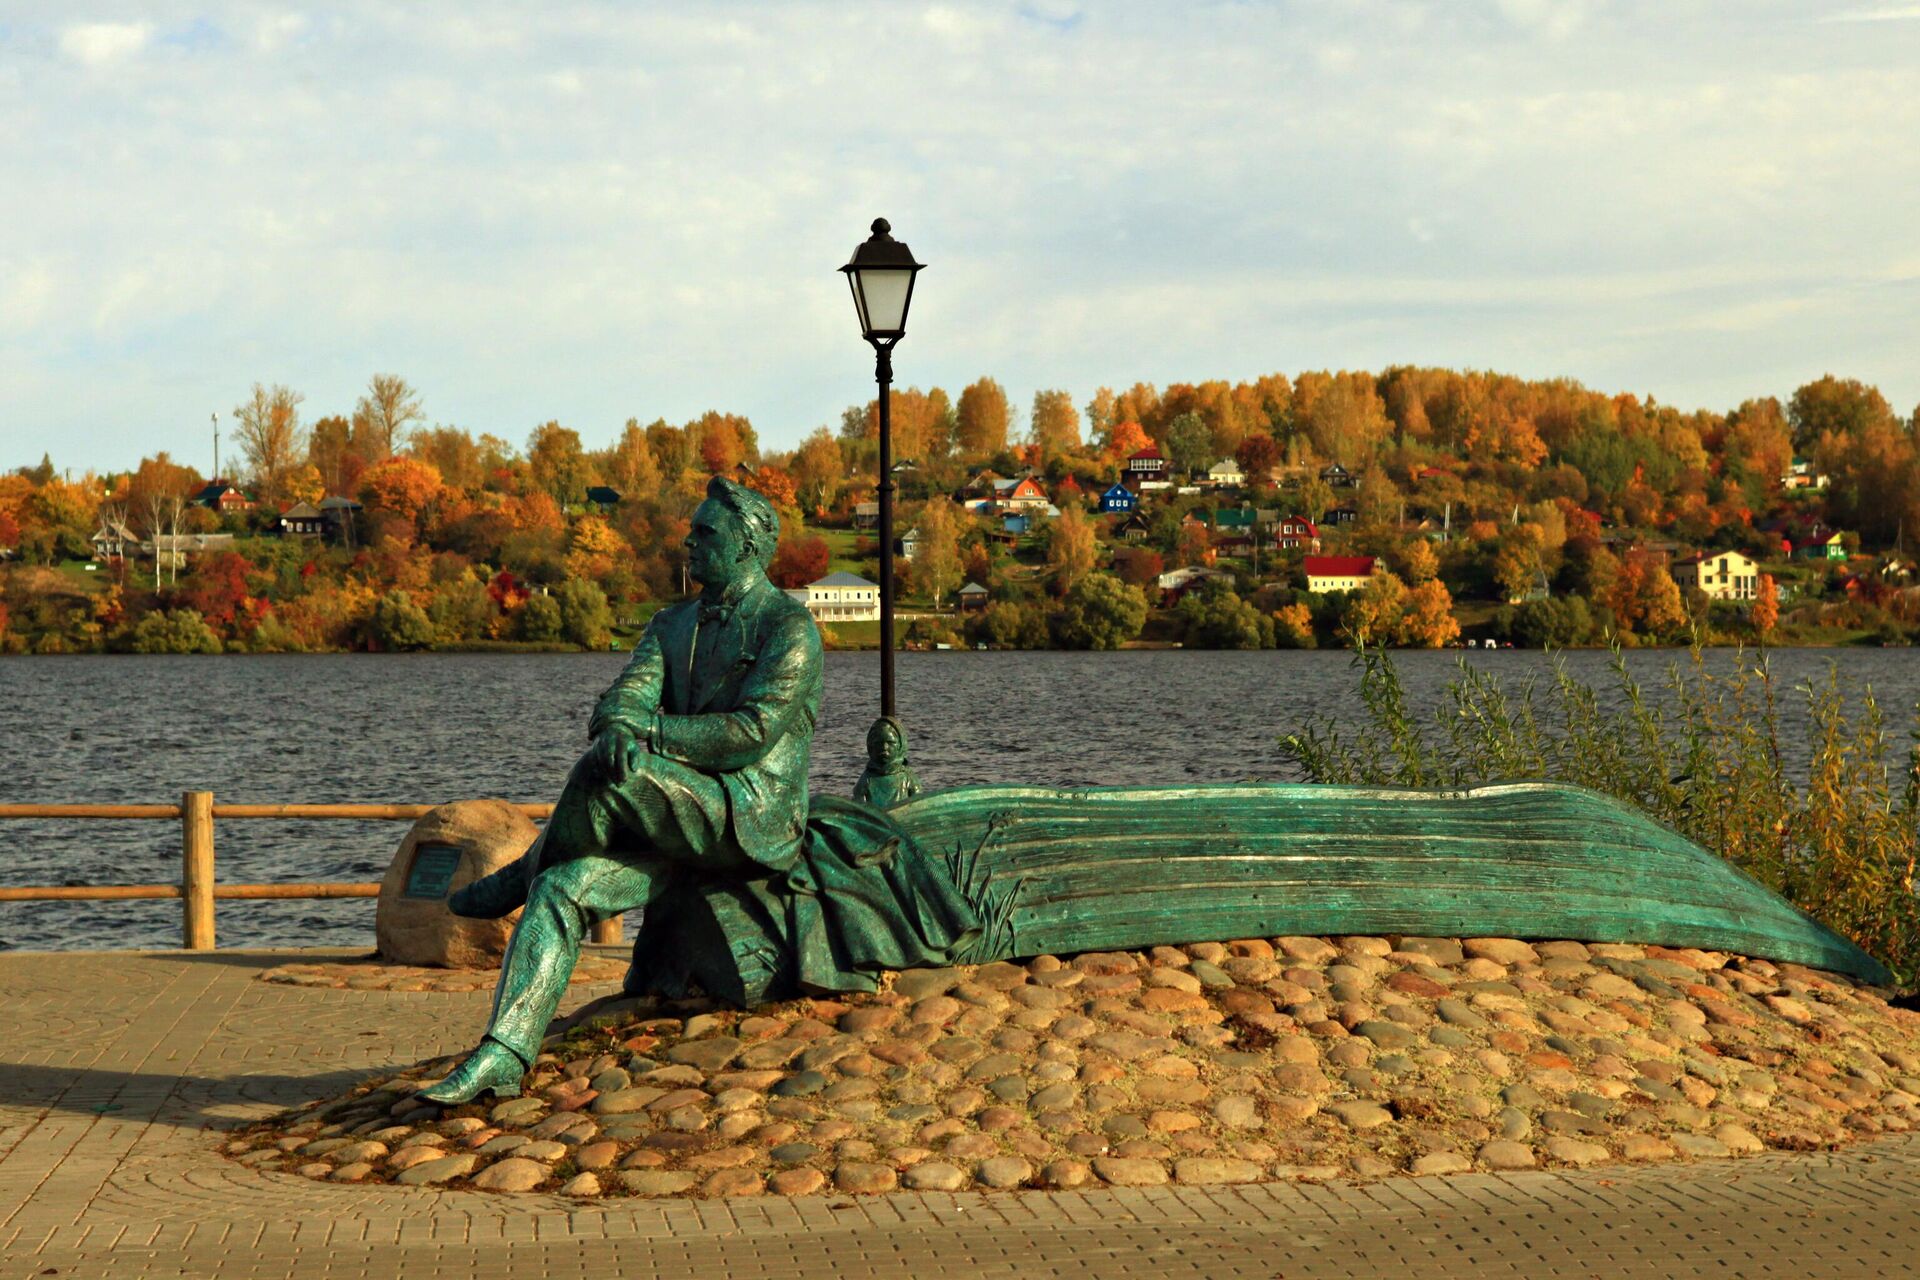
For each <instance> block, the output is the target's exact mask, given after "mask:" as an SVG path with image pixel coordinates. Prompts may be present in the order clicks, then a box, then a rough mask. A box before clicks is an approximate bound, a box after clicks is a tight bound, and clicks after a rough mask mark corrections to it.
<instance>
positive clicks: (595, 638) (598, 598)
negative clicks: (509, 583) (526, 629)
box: [529, 578, 613, 649]
mask: <svg viewBox="0 0 1920 1280" xmlns="http://www.w3.org/2000/svg"><path fill="white" fill-rule="evenodd" d="M556 598H557V599H558V600H559V602H560V633H561V635H563V636H565V637H566V638H567V639H568V640H571V641H573V643H575V644H577V645H579V646H580V647H581V648H582V649H604V648H606V647H607V646H608V644H610V643H612V641H613V610H612V609H610V608H608V607H607V593H606V592H604V591H602V590H601V589H600V588H599V587H597V586H595V585H594V584H593V583H591V582H589V581H587V580H586V579H585V578H569V579H568V580H567V581H566V582H565V583H564V584H563V585H562V586H561V588H560V590H559V593H558V594H557V596H556ZM529 603H531V601H529Z"/></svg>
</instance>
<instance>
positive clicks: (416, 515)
mask: <svg viewBox="0 0 1920 1280" xmlns="http://www.w3.org/2000/svg"><path fill="white" fill-rule="evenodd" d="M441 491H442V486H441V483H440V470H439V468H438V467H435V466H434V465H433V464H432V463H428V462H421V461H420V460H419V459H417V458H407V457H400V458H388V459H387V460H386V461H385V462H380V463H376V464H374V465H373V466H371V467H369V468H367V471H366V474H364V475H362V476H361V477H360V501H361V502H363V503H364V504H366V507H367V509H368V510H369V511H386V512H391V513H392V514H394V515H396V516H399V517H401V518H402V519H404V520H406V521H408V522H410V523H411V524H413V525H414V526H415V527H416V528H418V527H419V526H421V525H423V524H424V523H425V522H426V518H427V516H428V515H429V514H431V513H432V511H433V510H434V507H435V505H436V504H437V503H438V502H439V501H440V497H441Z"/></svg>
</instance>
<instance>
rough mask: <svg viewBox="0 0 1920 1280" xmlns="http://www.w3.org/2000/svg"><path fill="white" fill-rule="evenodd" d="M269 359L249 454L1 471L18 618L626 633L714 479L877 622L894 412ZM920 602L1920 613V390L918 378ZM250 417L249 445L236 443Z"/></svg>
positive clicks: (1081, 643)
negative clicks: (456, 391) (739, 407)
mask: <svg viewBox="0 0 1920 1280" xmlns="http://www.w3.org/2000/svg"><path fill="white" fill-rule="evenodd" d="M301 403H302V402H301V398H300V397H299V395H298V394H297V393H295V392H293V391H291V390H289V389H287V388H284V387H267V386H256V387H255V388H254V389H253V392H252V394H251V396H250V397H249V398H248V399H246V400H244V401H243V402H242V403H241V405H239V406H238V407H237V408H236V409H235V412H234V420H235V422H236V423H237V424H238V429H237V430H236V432H235V433H234V435H233V438H232V439H231V441H230V442H228V443H229V452H228V457H229V459H230V461H232V462H233V464H234V465H231V466H224V467H223V466H220V465H219V464H217V463H216V465H215V467H214V468H213V470H216V471H218V472H220V474H203V473H201V472H199V471H198V470H196V469H195V468H194V467H193V466H191V465H188V464H186V463H184V462H181V461H177V460H175V459H173V458H172V457H170V456H169V455H168V454H166V453H156V454H154V455H152V456H149V457H146V458H142V459H140V460H139V461H138V463H137V465H134V466H131V467H130V468H129V469H127V470H125V471H121V472H115V473H111V474H104V475H102V474H85V475H80V476H75V475H72V474H70V473H67V472H65V471H63V470H61V469H60V468H58V467H57V466H56V465H55V462H54V460H52V459H50V458H49V459H43V460H42V462H41V463H40V464H39V465H37V466H31V465H29V466H22V467H19V468H18V469H17V470H15V471H13V472H11V473H9V474H7V475H5V476H0V650H3V651H5V652H9V653H30V652H32V653H63V652H91V651H132V652H218V651H234V652H258V651H319V650H339V649H354V648H360V649H376V650H394V649H419V648H489V647H505V648H513V647H525V648H606V647H609V646H611V647H622V646H624V645H625V644H627V643H630V642H631V640H632V639H633V638H634V636H635V635H636V634H637V632H638V630H639V628H640V627H642V626H643V625H644V624H645V621H646V619H647V618H648V617H649V616H651V613H652V612H653V611H654V610H655V609H657V608H659V607H660V606H661V605H662V604H664V603H667V602H670V601H672V600H675V599H679V598H682V597H683V595H684V594H685V593H686V592H688V591H689V590H690V589H692V587H693V585H694V584H691V583H689V582H688V581H687V579H686V575H685V570H684V564H683V561H682V556H681V548H680V540H681V538H682V537H684V535H685V532H686V528H687V520H688V517H689V515H690V514H691V511H692V509H693V507H694V506H695V505H696V504H697V502H698V501H699V498H700V495H701V491H702V489H703V487H704V484H705V482H706V478H707V477H708V476H709V475H712V474H716V473H724V474H729V475H733V476H735V477H736V478H738V479H741V480H742V481H743V482H745V483H748V484H751V485H753V486H755V487H757V488H759V489H760V490H762V491H763V492H764V493H766V494H767V495H768V496H769V497H770V498H771V499H772V500H773V501H774V503H775V505H776V506H777V507H778V508H779V509H780V511H781V512H782V515H783V525H784V529H785V533H784V536H783V539H782V542H781V545H780V547H779V548H778V551H777V553H776V555H775V557H774V561H773V565H772V568H771V575H772V577H773V578H774V580H775V581H776V583H777V584H778V585H779V586H781V587H782V588H784V589H786V590H788V591H790V592H791V593H793V594H794V596H795V597H796V598H797V599H800V600H802V601H803V602H805V603H806V605H807V607H808V608H809V609H810V610H811V611H812V612H813V614H814V615H815V617H816V619H817V620H818V621H819V623H820V626H821V628H822V631H823V634H824V636H825V637H826V639H827V640H828V642H829V643H830V644H835V645H841V646H848V647H856V646H864V645H871V644H873V643H875V642H876V640H877V630H878V629H877V619H878V615H879V589H878V585H877V577H878V552H879V546H878V542H877V537H878V533H877V528H876V526H877V523H878V501H877V494H876V492H875V478H874V469H875V463H876V457H877V411H876V406H875V405H874V404H872V403H868V404H865V405H856V406H853V407H851V408H849V409H848V410H847V411H846V413H845V414H843V415H842V419H841V421H840V423H839V424H838V425H837V427H821V428H819V429H818V430H815V431H814V432H813V433H811V434H810V435H808V436H806V437H805V438H804V439H803V440H802V441H801V442H800V444H799V445H798V446H797V447H795V448H793V449H791V450H772V449H764V448H762V447H761V445H760V442H759V438H758V433H757V432H756V430H755V428H754V426H753V424H752V423H750V422H748V421H747V420H746V419H744V418H742V417H739V416H737V415H730V414H725V413H720V412H710V413H707V414H704V415H702V416H701V417H699V418H697V419H694V420H692V421H689V422H686V423H682V424H678V425H675V424H669V423H667V422H664V421H655V422H653V423H651V424H647V425H642V424H641V423H640V422H639V421H638V420H637V419H634V420H630V421H628V422H627V423H626V424H625V426H624V427H623V428H621V429H620V430H618V431H616V432H613V433H611V435H612V438H611V439H610V440H607V441H605V442H604V443H601V444H599V445H598V446H597V447H589V443H588V440H587V438H586V437H585V436H583V434H582V433H581V432H580V431H577V430H575V429H572V428H569V427H566V426H563V425H562V424H560V423H558V422H548V423H544V424H541V425H539V426H537V427H536V428H535V429H534V430H533V431H532V432H531V434H530V435H529V436H528V438H527V440H526V441H525V443H524V445H522V446H515V445H513V444H511V443H509V442H507V441H505V440H502V439H500V438H497V437H495V436H492V435H485V434H482V435H479V436H475V435H473V434H472V433H470V432H468V431H466V430H463V429H461V428H459V427H456V426H447V425H429V420H428V417H427V414H426V412H425V408H424V405H423V401H422V399H421V397H420V395H419V394H418V393H417V392H416V391H415V390H414V389H413V388H412V387H411V386H410V385H409V384H407V383H406V382H405V380H404V379H401V378H398V377H396V376H394V375H379V376H376V377H375V378H374V379H372V380H371V382H370V383H369V386H368V390H367V394H366V395H365V396H363V397H362V398H361V399H360V401H359V402H358V403H357V404H356V405H355V406H354V407H353V409H352V410H351V412H348V413H341V414H333V415H325V416H322V417H320V418H318V419H316V420H313V421H312V422H310V423H309V422H306V421H304V420H303V417H302V415H301V412H300V408H301ZM893 421H894V432H895V441H894V457H895V458H896V459H898V460H899V461H897V463H896V465H895V468H894V481H895V485H896V493H897V502H898V510H897V513H896V524H895V529H896V532H897V535H898V537H897V547H896V550H897V553H898V554H897V556H896V560H895V566H896V573H897V581H896V584H895V585H896V596H897V599H898V600H899V602H900V621H901V627H902V631H903V635H904V639H905V641H906V643H908V644H911V645H915V646H925V647H936V646H940V647H954V648H961V647H965V648H973V647H982V646H984V647H992V648H1039V647H1071V648H1116V647H1121V646H1127V645H1185V646H1189V647H1207V648H1260V647H1276V646H1316V645H1352V644H1360V643H1368V644H1383V645H1401V646H1419V647H1435V646H1446V645H1453V644H1461V643H1474V644H1518V645H1524V646H1542V645H1553V646H1573V645H1587V644H1598V643H1602V642H1604V641H1605V640H1607V639H1608V638H1610V637H1611V638H1617V639H1618V640H1619V641H1620V642H1621V643H1624V644H1628V645H1634V644H1646V643H1656V644H1658V643H1673V642H1677V641H1681V640H1684V639H1686V638H1688V637H1690V636H1692V635H1695V634H1698V635H1700V636H1701V637H1702V638H1703V639H1705V640H1706V641H1707V642H1708V643H1753V642H1760V641H1764V642H1768V643H1878V644H1904V643H1910V642H1911V641H1912V640H1913V639H1914V638H1915V637H1916V636H1920V577H1916V575H1915V564H1914V561H1913V560H1912V559H1911V558H1910V557H1909V554H1908V552H1909V548H1910V546H1911V545H1912V543H1913V539H1914V536H1915V534H1914V531H1915V529H1916V525H1917V524H1920V448H1917V445H1916V429H1917V428H1920V409H1916V410H1915V411H1914V413H1913V414H1910V415H1908V416H1906V417H1901V416H1899V415H1898V414H1896V413H1895V412H1894V411H1893V409H1892V408H1891V407H1890V406H1889V405H1888V404H1887V403H1886V401H1885V399H1884V398H1883V397H1882V396H1881V395H1880V393H1879V392H1878V391H1877V390H1875V389H1874V388H1872V387H1870V386H1866V385H1863V384H1861V383H1859V382H1855V381H1849V380H1844V379H1839V378H1834V377H1826V378H1822V379H1820V380H1818V381H1815V382H1811V383H1808V384H1806V385H1805V386H1802V387H1800V388H1799V389H1797V390H1796V391H1795V392H1794V393H1793V394H1792V395H1791V396H1790V397H1789V398H1788V399H1787V401H1786V402H1785V403H1782V402H1780V401H1778V400H1776V399H1773V398H1761V399H1753V400H1748V401H1746V402H1745V403H1743V404H1741V405H1739V406H1738V407H1736V408H1734V409H1732V410H1729V411H1727V412H1724V413H1716V412H1709V411H1704V410H1695V411H1683V410H1679V409H1676V408H1674V407H1672V406H1667V405H1663V404H1659V403H1657V402H1655V401H1653V400H1652V399H1650V398H1647V399H1643V398H1640V397H1636V396H1631V395H1607V394H1604V393H1601V392H1596V391H1592V390H1589V389H1587V388H1584V387H1582V386H1580V385H1579V384H1577V383H1574V382H1570V381H1566V380H1553V381H1527V380H1523V379H1518V378H1511V377H1506V376H1503V375H1497V374H1487V373H1473V372H1466V373H1462V372H1455V371H1451V370H1437V369H1415V368H1396V369H1390V370H1387V371H1385V372H1383V373H1380V374H1371V373H1352V372H1342V373H1317V372H1309V373H1303V374H1301V375H1299V376H1298V377H1296V378H1289V377H1287V376H1285V375H1279V374H1275V375H1271V376H1268V377H1265V378H1261V379H1258V380H1255V381H1251V382H1242V383H1237V384H1229V383H1225V382H1207V383H1198V384H1175V385H1173V386H1169V387H1167V388H1165V389H1164V390H1161V389H1156V388H1154V387H1152V386H1149V385H1146V384H1138V385H1135V386H1133V387H1131V388H1129V389H1127V390H1126V391H1121V392H1116V391H1114V390H1112V389H1108V388H1102V389H1099V390H1098V391H1096V392H1095V393H1094V394H1093V395H1092V396H1091V397H1090V398H1089V400H1088V401H1087V402H1086V403H1085V404H1084V405H1081V404H1077V403H1076V402H1075V400H1074V398H1073V397H1072V396H1070V395H1069V394H1068V393H1066V392H1064V391H1041V392H1037V393H1035V395H1034V397H1033V400H1032V405H1031V409H1030V412H1029V413H1027V414H1026V415H1025V421H1024V423H1019V424H1016V422H1015V414H1014V411H1013V408H1012V405H1011V404H1010V401H1009V397H1008V395H1007V393H1006V391H1005V390H1004V389H1003V388H1001V387H1000V385H999V384H998V383H996V382H995V381H994V380H992V379H991V378H982V379H980V380H978V381H976V382H975V383H973V384H971V385H969V386H968V387H966V388H964V389H963V390H962V391H961V393H960V394H959V396H958V397H957V399H956V398H953V397H950V396H949V395H948V394H947V393H946V392H944V391H942V390H940V389H938V388H936V389H933V390H931V391H925V392H922V391H920V390H918V389H908V390H904V391H896V393H895V399H894V406H893ZM234 447H237V449H238V454H239V457H238V458H237V459H233V455H232V450H233V448H234Z"/></svg>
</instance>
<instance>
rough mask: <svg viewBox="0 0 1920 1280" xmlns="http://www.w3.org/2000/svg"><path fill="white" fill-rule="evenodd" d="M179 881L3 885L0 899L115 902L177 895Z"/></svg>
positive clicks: (0, 890) (175, 896)
mask: <svg viewBox="0 0 1920 1280" xmlns="http://www.w3.org/2000/svg"><path fill="white" fill-rule="evenodd" d="M179 896H180V886H179V885H177V884H48V885H5V886H0V902H114V901H119V900H121V899H126V898H177V897H179Z"/></svg>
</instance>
